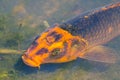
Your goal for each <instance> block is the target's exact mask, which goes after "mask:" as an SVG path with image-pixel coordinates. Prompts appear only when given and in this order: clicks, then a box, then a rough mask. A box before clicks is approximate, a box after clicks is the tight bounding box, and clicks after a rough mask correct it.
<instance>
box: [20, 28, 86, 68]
mask: <svg viewBox="0 0 120 80" xmlns="http://www.w3.org/2000/svg"><path fill="white" fill-rule="evenodd" d="M81 42H82V44H81V45H82V46H81V45H80V43H81ZM84 45H85V44H83V41H82V39H81V38H80V37H79V36H73V35H72V34H70V33H69V32H67V31H66V30H63V29H61V28H60V27H58V26H55V27H53V28H51V29H48V30H47V31H45V32H43V33H42V34H41V35H40V36H38V37H37V38H36V39H35V40H34V41H33V43H32V44H31V46H30V47H29V48H28V50H27V51H26V52H25V54H23V55H22V59H23V62H24V63H25V64H26V65H29V66H31V67H39V66H40V65H41V64H45V63H62V62H67V61H70V60H72V59H73V58H75V54H76V53H77V51H78V50H80V48H82V47H83V46H84ZM73 55H74V56H73Z"/></svg>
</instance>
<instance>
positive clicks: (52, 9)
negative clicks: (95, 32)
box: [0, 0, 120, 80]
mask: <svg viewBox="0 0 120 80" xmlns="http://www.w3.org/2000/svg"><path fill="white" fill-rule="evenodd" d="M117 1H120V0H86V1H84V0H34V1H33V0H26V1H24V0H11V1H9V0H1V1H0V7H1V9H0V14H10V15H11V16H13V17H14V18H13V19H15V21H16V23H18V22H19V21H21V23H23V25H25V26H29V27H30V28H31V27H32V28H34V27H36V26H37V27H36V28H37V29H41V27H39V25H41V24H44V21H47V22H48V23H49V24H50V25H52V24H54V23H59V22H62V21H64V20H66V19H68V18H71V17H74V16H76V15H78V14H79V13H81V12H84V11H86V10H90V9H93V8H96V7H100V6H103V5H105V4H109V3H111V2H117ZM8 24H10V23H8ZM7 27H9V26H7ZM33 30H34V29H33ZM28 32H29V31H28ZM41 32H42V30H40V31H39V33H41ZM21 33H22V32H21ZM33 34H34V35H31V36H29V37H30V39H32V40H33V37H34V36H35V35H36V34H38V33H34V32H33ZM0 35H1V34H0ZM29 37H28V38H29ZM32 40H28V41H27V43H24V45H22V46H23V47H22V49H27V47H28V44H30V43H31V41H32ZM119 41H120V37H117V38H115V39H113V40H112V41H110V42H108V43H107V44H106V46H108V47H111V48H113V49H114V50H116V52H117V53H118V55H119V56H120V47H119V46H120V43H119ZM21 44H22V43H21ZM8 45H9V43H8ZM26 45H27V46H26ZM1 47H2V46H1ZM21 55H22V53H21V54H9V53H8V54H4V53H0V80H120V60H119V61H118V63H116V64H105V63H99V62H93V61H88V60H84V59H77V60H75V61H72V62H68V63H62V64H44V65H41V68H40V69H38V68H31V67H29V66H26V65H25V64H24V63H23V62H22V60H21ZM119 59H120V57H119Z"/></svg>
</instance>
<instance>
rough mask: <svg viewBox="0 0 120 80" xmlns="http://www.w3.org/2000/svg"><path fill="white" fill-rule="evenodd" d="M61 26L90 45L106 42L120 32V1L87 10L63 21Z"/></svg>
mask: <svg viewBox="0 0 120 80" xmlns="http://www.w3.org/2000/svg"><path fill="white" fill-rule="evenodd" d="M102 8H105V10H104V9H103V10H102ZM85 16H87V18H85ZM69 25H71V27H68V26H69ZM60 27H61V28H62V29H64V30H67V31H68V32H70V33H71V34H72V35H75V36H76V35H77V36H78V35H79V36H81V37H83V38H84V39H85V40H87V41H88V42H89V44H90V45H91V44H94V45H98V44H101V43H105V42H106V41H109V40H111V39H112V38H114V37H115V36H117V35H119V33H120V3H116V4H114V5H112V4H111V5H108V6H104V7H101V8H97V9H94V10H91V11H88V12H85V13H83V14H80V15H79V16H77V17H75V18H73V19H71V20H68V21H66V22H64V23H62V24H61V25H60ZM109 28H111V32H109Z"/></svg>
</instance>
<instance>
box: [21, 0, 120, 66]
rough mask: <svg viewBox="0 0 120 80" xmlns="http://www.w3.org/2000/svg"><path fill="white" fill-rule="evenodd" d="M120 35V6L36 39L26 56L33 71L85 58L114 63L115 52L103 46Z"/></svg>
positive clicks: (90, 14)
mask: <svg viewBox="0 0 120 80" xmlns="http://www.w3.org/2000/svg"><path fill="white" fill-rule="evenodd" d="M119 34H120V2H118V3H115V4H109V5H106V6H103V7H100V8H96V9H93V10H90V11H87V12H84V13H82V14H80V15H78V16H76V17H74V18H72V19H70V20H67V21H65V22H63V23H61V24H56V25H54V26H52V27H50V28H48V29H47V30H46V31H44V32H43V33H42V34H41V35H39V36H38V37H36V39H35V40H34V41H33V43H32V44H31V46H30V47H29V48H28V50H27V51H26V52H25V54H23V55H22V59H23V62H24V63H25V64H26V65H29V66H31V67H39V66H40V65H41V64H45V63H62V62H68V61H72V60H75V59H77V58H83V59H88V60H93V61H99V62H106V63H114V62H116V56H115V55H114V54H115V51H113V50H112V49H110V48H107V47H105V46H101V45H102V44H105V43H107V42H108V41H110V40H111V39H113V38H115V37H116V36H118V35H119Z"/></svg>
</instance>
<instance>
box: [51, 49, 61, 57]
mask: <svg viewBox="0 0 120 80" xmlns="http://www.w3.org/2000/svg"><path fill="white" fill-rule="evenodd" d="M59 54H60V49H59V48H56V49H54V50H53V51H52V52H51V56H57V55H59Z"/></svg>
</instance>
